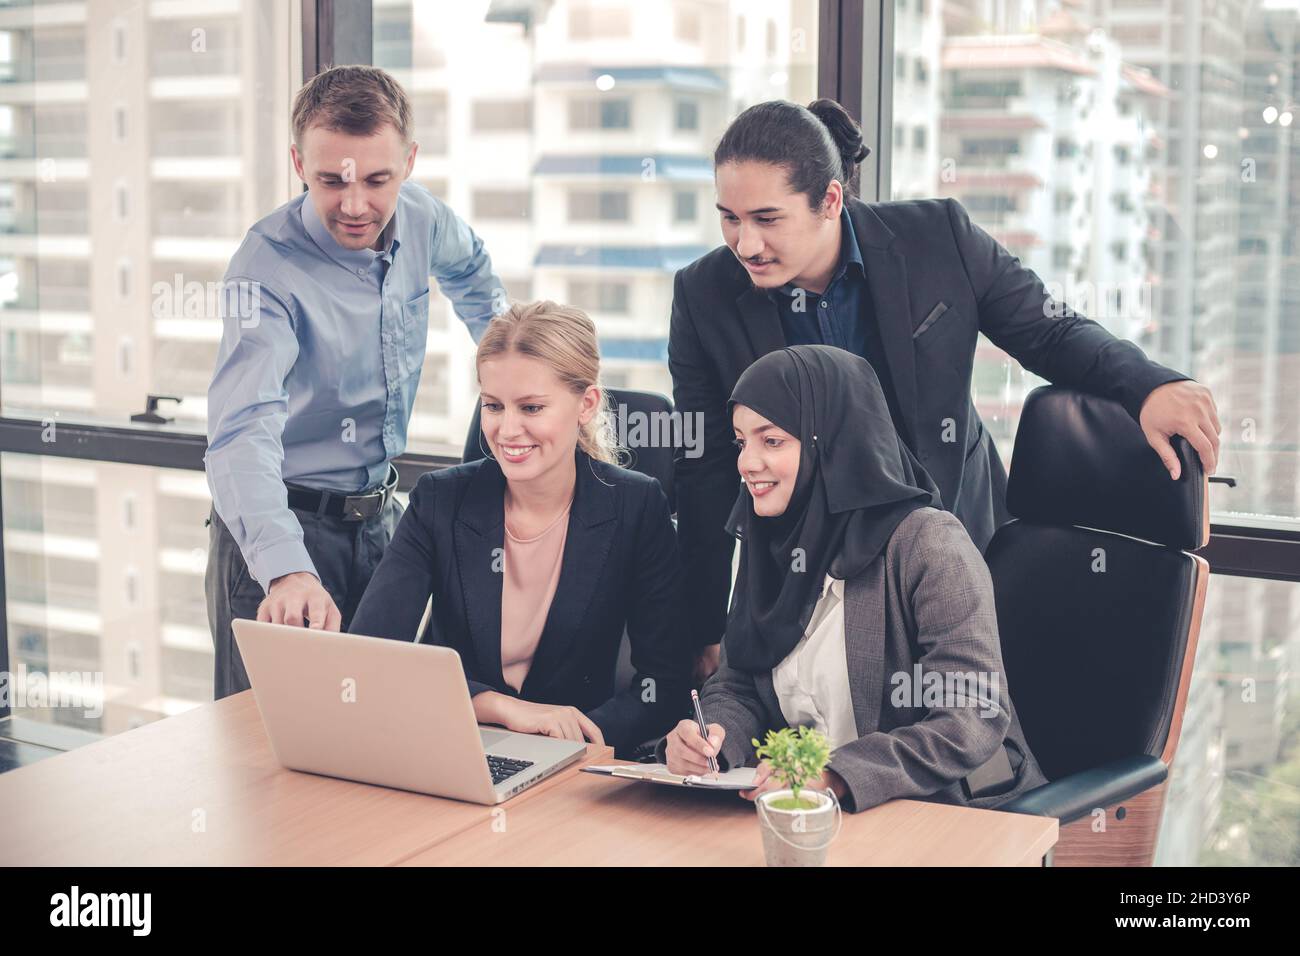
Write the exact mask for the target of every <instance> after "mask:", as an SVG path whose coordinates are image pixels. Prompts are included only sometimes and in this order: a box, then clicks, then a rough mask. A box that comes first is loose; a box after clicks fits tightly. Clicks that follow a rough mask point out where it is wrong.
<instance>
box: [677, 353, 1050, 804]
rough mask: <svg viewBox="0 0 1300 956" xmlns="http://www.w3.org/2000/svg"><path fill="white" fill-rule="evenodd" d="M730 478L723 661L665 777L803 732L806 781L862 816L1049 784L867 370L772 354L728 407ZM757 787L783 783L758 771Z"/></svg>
mask: <svg viewBox="0 0 1300 956" xmlns="http://www.w3.org/2000/svg"><path fill="white" fill-rule="evenodd" d="M728 411H729V412H730V416H731V419H732V424H733V426H734V430H735V436H736V438H735V441H736V445H737V447H738V448H739V450H740V456H739V459H738V467H739V469H740V474H741V477H742V478H743V479H744V485H745V487H744V490H742V491H741V493H740V497H739V498H738V499H737V501H736V504H735V507H734V508H733V509H732V512H731V517H730V519H729V521H728V529H729V530H730V531H731V533H732V534H733V535H735V536H736V537H737V538H739V539H740V542H741V558H740V569H739V574H738V576H737V579H736V586H735V592H734V597H733V600H732V606H731V612H730V615H729V616H728V620H727V630H726V636H725V637H724V639H723V642H722V657H721V663H720V666H719V668H718V671H717V673H716V674H715V675H714V676H713V678H712V679H710V680H709V682H708V683H707V684H705V685H704V689H703V692H702V693H701V705H702V708H703V710H704V713H705V717H706V720H708V721H711V723H709V725H708V730H709V737H708V740H707V741H706V740H705V739H704V738H703V737H702V736H701V735H700V731H699V726H698V724H696V723H695V722H694V721H693V720H684V721H682V722H681V723H679V724H678V726H677V727H676V729H674V731H673V732H672V733H671V734H670V735H669V736H668V737H667V738H666V740H665V743H664V744H663V745H661V747H660V753H661V758H662V759H664V760H665V761H666V762H667V764H668V768H669V769H670V770H672V771H673V772H674V773H693V774H703V773H707V772H708V766H707V759H708V757H710V756H716V757H717V758H718V761H719V764H720V765H721V767H722V769H724V770H725V769H727V768H729V767H734V766H743V765H746V764H749V763H752V762H753V757H754V748H753V746H752V745H751V743H750V740H751V738H758V739H760V740H761V739H762V738H763V736H764V735H765V733H766V731H767V730H768V729H774V728H781V727H786V726H791V727H795V726H801V725H803V726H809V727H813V728H815V729H817V730H819V731H821V732H822V733H823V734H825V735H826V737H827V739H828V740H829V741H830V745H831V748H832V753H831V759H830V764H829V769H828V770H827V771H826V772H825V773H824V774H823V776H822V779H821V781H820V782H814V786H820V787H821V788H822V789H826V788H829V789H831V790H833V791H834V792H835V794H836V796H837V797H838V798H839V799H840V801H841V802H842V803H843V805H844V807H845V809H847V810H850V811H860V810H865V809H868V808H869V807H873V806H876V805H877V804H879V803H883V802H885V801H887V800H892V799H895V798H898V797H923V798H927V799H931V800H935V801H939V802H944V803H957V804H965V805H969V806H975V807H993V806H997V805H998V804H1000V803H1002V802H1004V801H1006V800H1009V799H1011V798H1012V797H1014V796H1017V795H1019V794H1020V793H1022V792H1024V791H1026V790H1029V789H1032V788H1034V787H1036V786H1039V785H1041V784H1044V783H1046V782H1047V781H1046V779H1045V778H1044V776H1043V774H1042V772H1041V771H1040V769H1039V767H1038V764H1037V762H1036V761H1035V760H1034V757H1033V755H1032V754H1031V753H1030V751H1029V748H1028V746H1027V745H1026V743H1025V738H1024V734H1023V733H1022V732H1021V729H1020V723H1019V721H1018V720H1017V719H1016V716H1015V712H1014V710H1013V709H1012V707H1011V701H1010V698H1009V696H1008V691H1007V685H1006V678H1005V673H1004V671H1003V668H1002V654H1001V649H1000V647H999V644H998V627H997V616H996V613H995V610H994V600H993V585H992V581H991V580H990V578H989V574H988V569H987V567H986V566H985V564H984V561H983V559H982V558H981V556H980V552H979V550H978V549H977V548H976V547H975V545H974V543H973V542H972V541H971V539H970V536H969V535H968V533H967V532H966V530H965V528H964V527H963V526H962V524H961V522H960V521H959V520H958V519H957V518H955V517H953V515H952V514H951V513H949V512H946V511H943V510H941V509H942V502H941V501H940V495H939V491H938V489H937V487H936V486H935V484H934V482H933V481H932V480H931V479H930V476H929V475H928V474H927V473H926V471H925V469H924V468H923V467H922V466H921V463H920V462H919V461H917V459H916V458H915V457H913V455H912V453H911V452H910V451H909V450H908V448H907V446H906V445H905V444H904V443H903V442H902V441H901V440H900V438H899V436H898V433H897V431H896V430H895V428H894V424H893V421H892V419H891V417H890V413H889V407H888V405H887V403H886V401H885V397H884V394H883V392H882V391H881V387H880V383H879V381H878V380H877V378H876V375H875V372H874V371H873V369H872V367H871V365H870V364H869V363H868V362H867V361H866V360H865V359H863V358H861V357H859V356H857V355H853V354H852V353H850V352H846V351H844V350H842V349H838V348H833V347H829V346H821V345H801V346H794V347H790V348H785V349H782V350H780V351H777V352H772V353H769V354H767V355H765V356H764V357H762V358H761V359H759V360H758V361H757V362H755V363H754V364H753V365H751V366H750V367H749V369H748V370H747V371H746V372H745V373H744V374H743V375H742V376H741V377H740V379H739V381H738V382H737V383H736V387H735V389H734V390H733V391H732V394H731V399H730V401H729V402H728ZM757 779H758V781H759V784H758V787H757V788H756V789H754V790H752V791H748V792H747V793H746V794H744V796H746V797H747V798H748V799H754V798H755V797H756V796H758V795H759V794H761V793H763V792H765V791H767V790H772V789H777V788H779V787H780V786H781V784H780V783H779V782H778V781H777V780H776V779H775V778H773V777H771V775H770V771H769V768H767V767H766V765H760V766H759V773H758V778H757Z"/></svg>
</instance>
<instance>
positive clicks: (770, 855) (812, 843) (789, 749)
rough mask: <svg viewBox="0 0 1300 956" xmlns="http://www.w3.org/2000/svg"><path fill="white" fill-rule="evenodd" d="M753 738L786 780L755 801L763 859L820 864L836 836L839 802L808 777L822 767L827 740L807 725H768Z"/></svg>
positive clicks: (778, 775)
mask: <svg viewBox="0 0 1300 956" xmlns="http://www.w3.org/2000/svg"><path fill="white" fill-rule="evenodd" d="M753 744H754V746H755V747H756V748H757V750H756V751H755V754H756V756H757V757H758V759H760V760H766V761H767V762H768V763H770V764H771V765H772V773H773V774H774V775H775V776H776V778H777V779H778V780H780V781H781V782H782V783H784V784H785V786H786V789H784V790H774V791H772V792H771V793H765V794H763V795H762V796H760V797H759V798H758V800H756V801H755V806H756V807H757V809H758V817H759V820H760V822H761V825H762V828H763V854H764V856H766V857H767V865H768V866H821V865H822V864H824V863H825V862H826V850H827V848H828V847H829V846H830V845H831V841H832V840H834V839H835V833H836V830H835V825H836V820H837V816H838V815H837V811H838V809H839V807H838V805H837V804H836V802H835V801H834V800H833V799H832V798H831V796H830V794H828V793H823V792H821V791H820V790H814V789H812V788H811V787H809V786H808V783H809V781H812V780H817V779H819V778H820V777H821V775H822V771H824V770H825V769H826V764H827V762H828V761H829V760H830V758H831V747H830V744H829V743H828V742H827V740H826V738H825V737H824V736H823V735H822V734H820V733H819V732H817V731H816V730H813V729H812V728H810V727H800V728H799V729H798V730H797V731H796V730H794V729H792V728H790V727H786V728H785V729H783V730H769V731H768V732H767V739H766V740H765V741H764V742H763V743H761V744H760V743H759V742H758V741H757V740H754V741H753Z"/></svg>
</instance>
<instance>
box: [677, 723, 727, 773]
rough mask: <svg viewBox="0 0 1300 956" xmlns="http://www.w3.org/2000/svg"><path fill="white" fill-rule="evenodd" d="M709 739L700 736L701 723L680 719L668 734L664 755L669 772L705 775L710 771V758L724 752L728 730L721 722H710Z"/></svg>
mask: <svg viewBox="0 0 1300 956" xmlns="http://www.w3.org/2000/svg"><path fill="white" fill-rule="evenodd" d="M708 727H709V739H708V740H707V741H706V740H705V739H704V738H703V737H701V736H700V725H699V724H697V723H696V722H695V721H693V720H682V721H679V722H678V724H677V726H676V727H674V728H673V732H672V733H670V734H669V735H668V747H667V749H666V750H665V752H664V757H665V759H666V761H667V763H668V772H669V773H677V774H683V775H685V774H694V775H695V776H703V775H704V774H706V773H710V772H711V771H710V770H709V758H710V757H716V756H717V755H718V754H719V753H721V752H722V741H723V740H725V739H726V736H727V731H726V730H724V729H723V727H722V725H721V724H709V725H708Z"/></svg>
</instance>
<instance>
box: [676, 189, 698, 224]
mask: <svg viewBox="0 0 1300 956" xmlns="http://www.w3.org/2000/svg"><path fill="white" fill-rule="evenodd" d="M698 215H699V210H698V208H697V197H696V194H695V192H694V191H693V190H689V189H679V190H677V191H676V192H674V193H673V222H695V219H696V217H697V216H698Z"/></svg>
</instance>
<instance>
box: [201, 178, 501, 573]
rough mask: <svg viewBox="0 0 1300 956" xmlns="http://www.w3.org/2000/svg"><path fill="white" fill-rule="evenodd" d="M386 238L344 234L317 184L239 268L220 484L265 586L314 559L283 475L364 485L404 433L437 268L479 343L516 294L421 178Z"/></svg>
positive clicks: (347, 486)
mask: <svg viewBox="0 0 1300 956" xmlns="http://www.w3.org/2000/svg"><path fill="white" fill-rule="evenodd" d="M380 245H381V246H382V247H383V251H382V252H380V251H375V250H373V249H360V250H354V249H345V248H344V247H343V246H340V245H339V244H338V243H337V242H335V241H334V239H333V237H332V236H330V234H329V231H328V230H327V229H326V227H325V225H324V223H322V222H321V220H320V217H319V216H318V215H317V214H316V207H315V206H314V205H313V204H312V203H311V202H310V200H309V199H308V196H307V194H306V193H303V194H302V195H300V196H297V197H295V198H294V199H292V200H291V201H289V202H288V203H286V204H285V205H283V206H281V207H280V208H279V209H277V210H275V211H274V212H273V213H271V214H270V215H268V216H267V217H266V218H264V219H262V220H261V221H259V222H258V223H257V224H256V225H254V226H253V227H252V228H251V229H250V230H249V231H248V234H247V235H246V236H245V237H244V241H243V242H242V243H241V244H240V246H239V249H238V251H237V252H236V253H235V255H234V258H232V259H231V261H230V267H229V268H228V269H227V270H226V276H225V282H224V290H223V296H222V299H221V303H222V310H221V311H222V331H221V347H220V350H219V351H218V353H217V367H216V371H215V373H214V374H213V378H212V384H211V386H210V387H209V388H208V451H207V454H206V456H205V457H204V461H205V463H206V465H207V475H208V487H209V488H210V489H211V491H212V501H213V505H214V507H215V508H216V512H217V514H218V515H220V516H221V520H222V521H223V522H225V524H226V526H227V527H228V528H229V529H230V533H231V534H232V535H233V536H234V539H235V541H236V543H237V544H238V545H239V549H240V551H241V552H242V553H243V555H244V560H245V561H246V562H247V563H248V568H249V571H250V572H251V574H252V575H253V577H254V578H256V579H257V582H258V583H259V584H261V585H262V587H263V588H264V589H266V590H269V589H270V585H271V581H273V580H274V579H275V578H278V577H280V576H282V575H285V574H290V573H292V572H295V571H310V572H311V573H313V574H315V573H316V568H315V565H314V564H313V562H312V560H311V557H310V556H309V555H308V553H307V549H306V547H304V545H303V533H302V527H301V525H300V524H299V523H298V519H297V518H296V517H295V516H294V514H293V512H292V511H291V510H289V503H288V492H287V491H286V490H285V487H284V482H286V481H290V482H293V483H294V484H298V485H304V486H306V487H309V488H317V489H322V490H328V491H339V492H344V493H347V494H353V493H356V492H358V491H361V490H364V489H367V488H374V487H376V486H378V485H380V484H381V483H382V482H383V480H384V478H385V476H386V475H387V473H388V463H389V461H390V460H391V459H392V458H394V457H396V456H397V455H400V454H401V453H402V451H403V450H404V449H405V447H406V429H407V426H408V425H409V423H410V418H411V409H412V407H413V406H414V404H415V392H416V387H417V386H418V385H419V382H420V371H421V369H422V368H423V366H424V354H425V342H426V339H427V335H428V320H429V277H430V276H431V275H432V276H433V277H434V278H436V279H437V282H438V287H439V289H440V290H441V291H442V293H443V294H444V295H446V296H447V298H448V299H450V300H451V303H452V305H453V307H454V308H455V311H456V314H457V316H459V317H460V319H461V320H462V321H463V322H464V323H465V325H466V326H467V327H468V328H469V331H470V334H471V335H472V336H473V338H474V340H475V341H476V342H477V341H478V340H479V338H480V337H481V336H482V334H483V331H484V330H485V329H486V328H487V323H488V322H489V321H490V320H491V318H492V316H493V314H494V312H495V311H500V310H502V309H504V308H505V305H506V297H505V291H504V288H503V286H502V284H501V280H500V279H498V278H497V277H496V275H495V274H494V272H493V270H492V261H491V259H490V258H489V257H488V254H487V252H486V251H485V250H484V248H483V241H482V240H481V239H480V238H479V237H478V236H477V235H475V234H474V231H473V230H472V229H470V228H469V226H467V225H466V224H465V223H464V222H462V221H461V220H460V219H459V218H458V217H457V216H456V214H455V213H453V212H452V211H451V210H450V209H449V208H448V207H447V205H446V204H445V203H443V202H442V201H440V200H439V199H437V198H435V197H434V196H433V195H432V194H431V193H430V192H429V191H428V190H427V189H425V188H424V187H422V186H419V185H417V184H415V183H412V182H410V181H409V180H408V181H407V182H405V183H403V184H402V187H401V191H400V193H399V196H398V201H397V210H396V212H394V214H393V217H392V219H391V220H389V223H388V225H387V226H386V227H385V228H384V232H383V234H382V240H381V242H380Z"/></svg>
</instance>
